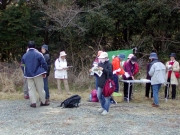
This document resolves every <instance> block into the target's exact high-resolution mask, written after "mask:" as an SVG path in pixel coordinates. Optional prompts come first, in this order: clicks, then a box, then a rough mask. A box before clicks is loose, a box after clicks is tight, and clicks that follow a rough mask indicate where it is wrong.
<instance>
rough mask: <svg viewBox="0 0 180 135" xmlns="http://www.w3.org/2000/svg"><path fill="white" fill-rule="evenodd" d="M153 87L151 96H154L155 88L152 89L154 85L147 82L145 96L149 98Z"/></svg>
mask: <svg viewBox="0 0 180 135" xmlns="http://www.w3.org/2000/svg"><path fill="white" fill-rule="evenodd" d="M150 89H151V98H152V97H153V90H152V86H151V83H146V93H145V96H146V97H148V98H149V92H150Z"/></svg>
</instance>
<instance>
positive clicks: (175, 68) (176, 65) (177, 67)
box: [166, 60, 179, 85]
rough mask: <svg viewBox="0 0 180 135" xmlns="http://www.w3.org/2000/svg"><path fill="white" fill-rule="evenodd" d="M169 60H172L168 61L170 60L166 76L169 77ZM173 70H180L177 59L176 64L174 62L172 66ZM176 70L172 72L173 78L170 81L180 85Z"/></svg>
mask: <svg viewBox="0 0 180 135" xmlns="http://www.w3.org/2000/svg"><path fill="white" fill-rule="evenodd" d="M169 62H170V61H168V62H167V63H166V78H168V65H169ZM172 71H174V72H179V62H177V61H176V60H175V62H174V64H173V66H172ZM174 72H172V74H171V80H170V82H171V84H175V85H178V79H177V78H176V76H175V74H174Z"/></svg>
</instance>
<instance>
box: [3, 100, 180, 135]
mask: <svg viewBox="0 0 180 135" xmlns="http://www.w3.org/2000/svg"><path fill="white" fill-rule="evenodd" d="M172 104H173V103H171V107H167V106H166V105H164V106H163V105H162V106H161V107H160V108H153V107H151V106H150V104H148V103H129V104H128V103H120V104H117V105H111V108H110V113H109V114H108V115H107V116H101V115H100V114H99V113H98V112H97V109H98V107H99V103H89V102H85V101H84V102H82V104H81V106H80V107H79V108H73V109H61V108H59V107H57V105H59V103H58V102H56V101H54V102H51V105H50V106H48V107H39V106H38V107H37V108H36V109H33V108H30V107H29V101H28V100H15V101H7V100H1V101H0V111H1V113H0V134H1V135H35V134H36V135H124V134H126V135H157V134H158V135H165V134H166V135H178V134H180V108H179V107H178V106H176V105H174V106H173V105H172Z"/></svg>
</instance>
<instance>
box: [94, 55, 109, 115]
mask: <svg viewBox="0 0 180 135" xmlns="http://www.w3.org/2000/svg"><path fill="white" fill-rule="evenodd" d="M98 59H99V64H98V68H99V70H101V71H102V75H101V76H100V77H98V91H97V97H98V99H99V102H100V103H101V108H100V109H98V112H100V113H102V115H107V114H108V112H109V107H110V98H111V97H110V96H109V97H103V95H102V90H103V87H104V85H105V82H106V80H107V79H108V78H111V79H112V65H111V63H110V62H109V61H108V60H107V59H108V54H107V53H106V52H102V53H101V54H100V56H99V57H98Z"/></svg>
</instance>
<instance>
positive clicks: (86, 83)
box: [0, 62, 180, 107]
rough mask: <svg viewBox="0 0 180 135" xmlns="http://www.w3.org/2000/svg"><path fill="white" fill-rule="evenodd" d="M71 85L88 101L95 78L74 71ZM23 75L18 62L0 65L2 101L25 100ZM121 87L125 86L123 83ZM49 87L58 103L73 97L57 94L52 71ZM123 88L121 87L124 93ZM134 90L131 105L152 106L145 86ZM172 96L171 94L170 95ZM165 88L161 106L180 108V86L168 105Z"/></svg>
mask: <svg viewBox="0 0 180 135" xmlns="http://www.w3.org/2000/svg"><path fill="white" fill-rule="evenodd" d="M145 74H146V73H145V72H144V70H142V71H141V72H140V74H138V76H136V78H137V79H140V78H145V76H146V75H145ZM68 80H69V85H70V90H71V92H72V95H74V94H78V95H80V96H81V97H82V100H83V101H86V100H87V99H88V98H89V94H90V92H91V90H92V89H94V77H93V76H89V73H88V69H87V70H84V71H81V72H79V74H78V75H75V74H74V73H73V72H72V71H69V79H68ZM22 86H23V73H22V70H21V69H20V66H19V64H18V63H17V62H13V63H11V64H8V63H0V99H8V100H9V99H10V100H15V99H23V92H22ZM120 86H123V85H122V83H121V85H120ZM49 87H50V96H51V97H50V99H51V100H56V101H62V100H64V99H66V98H68V97H69V96H71V95H67V94H66V92H65V91H63V93H62V94H59V93H58V92H57V84H56V80H55V79H54V73H53V71H51V74H50V76H49ZM122 89H123V87H121V92H122ZM134 89H136V90H137V91H135V92H134V99H133V101H131V103H144V104H150V103H151V102H152V101H151V100H145V98H144V95H145V84H135V85H134ZM170 95H171V94H170ZM163 97H164V86H163V87H162V88H161V91H160V104H162V106H171V107H173V106H179V107H180V104H179V100H180V90H179V85H178V87H177V99H176V100H171V99H169V100H168V102H167V104H163V103H164V102H165V100H164V98H163Z"/></svg>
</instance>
